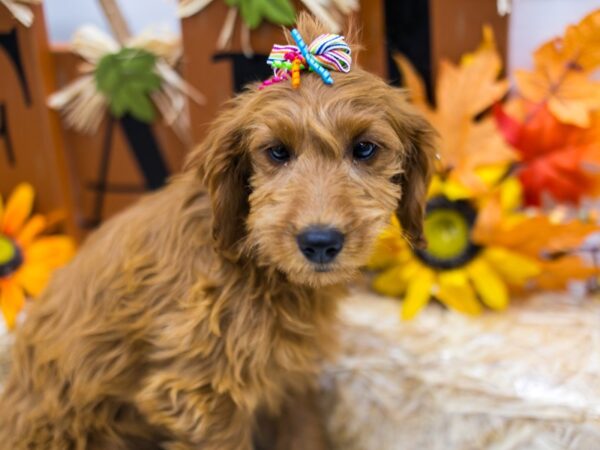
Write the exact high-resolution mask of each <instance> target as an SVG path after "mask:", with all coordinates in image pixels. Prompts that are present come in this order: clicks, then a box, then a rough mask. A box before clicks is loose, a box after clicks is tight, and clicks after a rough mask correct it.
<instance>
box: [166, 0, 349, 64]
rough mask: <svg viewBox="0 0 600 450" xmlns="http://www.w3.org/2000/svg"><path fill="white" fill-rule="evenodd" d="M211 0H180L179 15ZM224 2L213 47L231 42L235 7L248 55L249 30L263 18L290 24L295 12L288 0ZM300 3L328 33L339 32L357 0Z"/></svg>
mask: <svg viewBox="0 0 600 450" xmlns="http://www.w3.org/2000/svg"><path fill="white" fill-rule="evenodd" d="M212 1H213V0H180V1H179V8H178V14H179V17H181V18H185V17H190V16H193V15H194V14H197V13H199V12H200V11H202V10H203V9H204V8H206V7H207V6H208V5H209V4H210V3H211V2H212ZM225 3H227V5H228V6H229V12H228V13H227V16H226V17H225V21H224V23H223V27H222V28H221V33H220V35H219V39H218V41H217V49H219V50H222V49H224V48H227V47H228V46H229V45H230V44H231V39H232V37H233V32H234V29H235V23H236V19H237V15H238V11H239V13H240V15H241V16H242V19H243V20H242V25H241V27H242V28H241V33H240V39H241V47H242V52H243V53H244V54H245V55H246V56H248V57H250V56H252V54H253V51H252V48H251V46H250V31H251V30H253V29H255V28H256V27H258V26H259V25H260V24H261V23H262V21H263V20H268V21H270V22H272V23H274V24H276V25H286V26H289V25H292V24H293V23H294V22H295V20H296V12H295V10H294V7H293V6H292V4H291V2H290V1H289V0H225ZM302 3H303V4H304V6H305V7H306V8H307V9H308V10H309V11H310V12H311V13H312V14H314V15H315V16H316V17H317V18H318V19H319V20H320V21H321V22H323V23H324V24H325V25H326V26H327V28H329V30H331V32H332V33H339V32H340V31H341V29H342V24H343V18H344V16H345V15H348V14H350V13H352V12H354V11H357V10H358V8H359V2H358V0H302Z"/></svg>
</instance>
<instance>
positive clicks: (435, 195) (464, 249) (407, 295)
mask: <svg viewBox="0 0 600 450" xmlns="http://www.w3.org/2000/svg"><path fill="white" fill-rule="evenodd" d="M395 59H396V61H397V63H398V65H399V68H400V69H401V71H402V73H403V75H404V80H405V83H406V85H407V86H408V87H409V89H410V91H411V98H412V101H413V102H414V104H415V105H416V106H417V107H418V108H419V109H421V110H422V111H423V112H424V114H425V115H426V116H427V117H428V118H429V119H430V120H431V122H432V123H433V125H434V126H435V127H436V128H437V130H438V131H439V133H440V147H439V156H440V161H439V164H438V167H437V174H436V176H435V177H434V178H433V181H432V184H431V186H430V189H429V193H428V198H429V200H428V203H427V207H426V211H425V224H424V234H425V238H426V241H427V242H428V245H427V247H426V248H424V249H417V248H412V247H411V246H410V245H409V243H408V242H407V241H406V240H405V238H404V237H403V235H402V230H401V229H400V226H399V224H398V222H397V220H393V221H392V224H391V225H390V227H389V228H388V229H387V230H386V231H384V232H383V233H382V235H381V236H380V238H379V241H378V243H377V245H376V248H375V252H374V254H373V256H372V258H371V261H370V264H369V266H370V268H371V269H376V270H380V271H381V273H379V274H377V275H376V276H375V278H374V281H373V287H374V289H375V290H376V291H378V292H380V293H383V294H386V295H390V296H404V302H403V304H402V317H403V318H405V319H410V318H412V317H414V316H415V315H416V314H417V313H419V312H420V311H421V310H422V309H423V308H424V306H425V305H426V304H427V303H428V302H429V300H430V299H432V298H435V299H437V300H438V301H440V302H441V303H444V304H445V305H446V306H448V307H449V308H451V309H454V310H456V311H460V312H463V313H466V314H471V315H474V314H478V313H480V312H481V311H482V304H483V305H485V306H487V307H489V308H491V309H494V310H502V309H504V308H505V307H506V306H507V305H508V303H509V296H510V293H511V292H513V291H514V292H525V291H529V290H531V289H559V288H564V287H566V285H567V284H568V282H569V281H571V280H573V279H578V280H585V279H587V278H588V277H590V276H592V275H594V274H596V273H597V270H598V268H597V267H594V266H593V265H592V264H588V263H587V262H586V261H585V260H584V259H582V258H581V257H580V255H579V254H577V250H578V249H579V250H582V249H583V248H584V243H585V241H586V238H587V237H588V236H590V235H591V234H592V233H594V232H597V231H598V229H599V228H598V226H597V225H596V224H595V221H594V220H593V218H590V219H589V220H578V219H577V220H575V219H571V220H566V219H565V218H564V217H559V215H557V214H554V215H553V214H546V213H545V212H544V211H540V210H534V209H528V210H525V209H523V201H522V196H523V194H524V195H525V197H526V199H527V201H528V203H529V204H532V203H536V202H539V197H538V196H537V195H538V194H539V191H538V188H539V185H542V186H544V187H548V186H550V187H551V189H550V191H551V192H555V193H556V196H557V197H558V198H560V199H565V200H569V199H572V198H576V197H577V196H578V195H579V193H580V191H583V190H586V191H588V192H590V191H592V190H593V189H592V188H593V187H595V186H596V181H595V178H594V177H592V176H591V175H588V174H586V173H585V172H584V168H583V162H584V161H596V160H597V159H598V156H594V155H595V154H596V155H597V145H598V142H599V140H598V136H597V133H595V132H591V131H590V132H589V133H586V134H583V133H581V130H579V129H578V127H575V126H573V125H568V124H562V123H560V122H558V121H557V120H556V119H555V118H554V117H553V116H552V115H551V113H550V112H549V111H548V110H547V109H546V108H545V107H544V106H538V105H534V106H533V109H534V110H535V112H534V115H531V116H529V117H528V120H527V121H523V122H519V121H517V120H516V119H514V118H513V117H511V116H510V115H508V113H507V112H506V111H505V110H504V108H503V107H502V106H500V105H499V104H498V102H499V101H500V100H501V99H502V98H503V97H504V96H505V95H506V93H507V89H508V84H507V82H506V81H505V80H497V78H498V74H499V72H500V60H499V57H498V55H497V53H496V50H495V44H494V38H493V35H492V33H491V31H490V30H489V29H488V28H484V39H483V42H482V44H481V45H480V46H479V48H478V49H477V50H476V51H474V52H473V53H470V54H466V55H465V56H464V57H463V58H462V60H461V62H460V64H459V65H457V66H455V65H452V64H451V63H448V62H443V63H442V65H441V66H440V67H441V68H440V74H439V79H438V82H437V90H436V109H433V108H432V107H431V106H429V104H428V103H427V100H426V97H425V90H424V88H423V81H422V80H421V79H420V77H419V76H418V75H417V73H416V72H415V71H414V69H413V68H412V66H411V65H410V63H409V62H408V61H407V60H406V59H405V58H404V57H402V56H400V55H397V56H396V58H395ZM494 105H495V106H494ZM492 107H493V108H492ZM491 109H493V114H491V113H490V110H491ZM513 109H514V108H513ZM499 128H500V130H502V132H501V131H500V130H499ZM503 134H504V137H505V138H506V141H505V139H504V138H503ZM517 174H518V176H517ZM573 174H575V175H573ZM572 175H573V177H574V178H573V180H572V181H570V180H568V179H565V178H568V177H569V176H572ZM552 188H555V189H556V190H555V191H553V189H552Z"/></svg>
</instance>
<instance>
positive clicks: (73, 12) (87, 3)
mask: <svg viewBox="0 0 600 450" xmlns="http://www.w3.org/2000/svg"><path fill="white" fill-rule="evenodd" d="M176 1H177V0H119V5H120V6H121V9H122V10H123V12H124V14H125V16H126V18H127V22H128V23H129V25H130V26H131V28H132V31H133V32H134V33H138V32H140V31H142V30H144V29H147V28H149V27H153V28H157V29H168V30H171V31H179V22H178V20H177V19H176V17H175V5H176ZM218 1H222V0H218ZM44 5H45V6H44V8H45V11H46V17H47V21H48V28H49V33H50V38H51V39H52V41H54V42H64V41H69V40H70V39H71V36H72V35H73V32H74V31H75V30H76V29H77V28H78V27H79V26H81V25H83V24H84V23H93V24H95V25H98V26H100V27H102V28H104V29H107V24H106V21H105V20H104V16H103V15H102V11H101V9H100V7H99V6H98V5H99V2H98V0H44Z"/></svg>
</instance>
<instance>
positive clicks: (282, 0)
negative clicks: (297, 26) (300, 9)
mask: <svg viewBox="0 0 600 450" xmlns="http://www.w3.org/2000/svg"><path fill="white" fill-rule="evenodd" d="M262 3H263V14H264V16H265V17H266V18H267V19H268V20H269V21H270V22H273V23H274V24H277V25H293V24H294V22H295V21H296V10H295V9H294V7H293V6H292V4H291V3H290V2H289V0H263V2H262Z"/></svg>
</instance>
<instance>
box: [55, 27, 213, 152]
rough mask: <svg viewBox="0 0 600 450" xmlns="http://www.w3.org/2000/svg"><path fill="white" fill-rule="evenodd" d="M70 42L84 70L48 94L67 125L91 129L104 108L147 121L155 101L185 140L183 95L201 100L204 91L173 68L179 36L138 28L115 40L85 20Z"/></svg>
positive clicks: (99, 118)
mask: <svg viewBox="0 0 600 450" xmlns="http://www.w3.org/2000/svg"><path fill="white" fill-rule="evenodd" d="M72 45H73V51H74V52H75V53H77V54H78V55H80V56H81V57H82V58H83V59H84V60H85V61H86V63H87V64H86V65H84V67H83V68H82V72H83V75H82V76H81V77H80V78H78V79H76V80H75V81H73V82H72V83H71V84H69V85H68V86H66V87H65V88H64V89H62V90H60V91H59V92H57V93H55V94H53V95H52V96H51V97H50V99H49V105H50V106H51V107H52V108H54V109H57V110H59V111H61V112H62V113H63V115H64V116H65V120H66V121H67V124H68V125H69V126H71V127H72V128H74V129H76V130H77V131H80V132H84V133H94V132H96V131H97V130H98V127H99V125H100V123H101V122H102V120H103V118H104V117H105V112H106V111H107V109H108V110H109V111H110V112H111V114H113V115H114V116H116V117H117V118H118V117H121V116H122V115H124V114H125V113H130V114H131V115H132V116H133V117H135V118H136V119H138V120H141V121H144V122H152V121H153V120H154V118H155V110H154V107H156V108H157V109H158V110H159V111H160V113H161V115H162V116H163V118H164V120H165V121H166V122H167V123H168V124H169V125H172V126H173V129H174V130H175V131H176V132H177V133H178V135H179V136H180V137H181V139H182V140H184V141H188V140H189V119H188V116H187V114H186V108H187V97H189V98H191V99H193V100H194V101H196V102H198V103H202V102H203V96H202V94H200V93H199V92H197V91H196V90H195V89H194V88H192V87H191V86H190V85H189V84H188V83H186V82H185V81H184V80H183V79H182V78H181V77H180V76H179V74H178V73H177V72H176V71H175V70H174V68H173V66H174V65H175V64H176V61H177V59H178V55H179V52H180V47H179V42H178V39H176V38H173V37H172V36H157V35H155V34H142V35H140V36H138V37H135V38H131V39H129V40H128V42H127V44H126V45H125V46H120V45H119V44H118V43H117V42H116V41H115V40H114V39H112V38H111V37H110V36H108V35H107V34H105V33H104V32H102V31H100V30H99V29H97V28H95V27H91V26H87V27H83V28H81V29H80V30H79V31H78V32H77V33H76V34H75V37H74V39H73V43H72Z"/></svg>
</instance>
